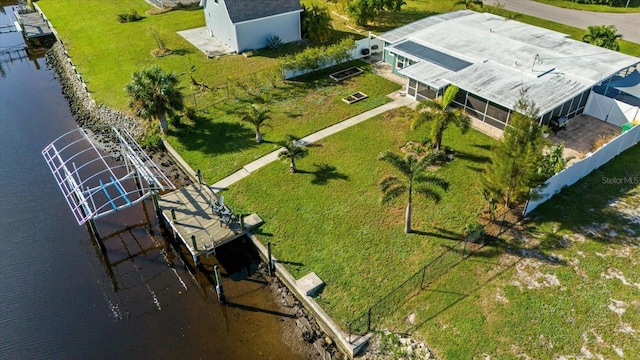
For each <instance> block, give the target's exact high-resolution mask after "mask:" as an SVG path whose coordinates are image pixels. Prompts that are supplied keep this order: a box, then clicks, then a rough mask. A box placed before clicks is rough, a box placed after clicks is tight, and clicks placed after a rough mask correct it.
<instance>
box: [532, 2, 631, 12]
mask: <svg viewBox="0 0 640 360" xmlns="http://www.w3.org/2000/svg"><path fill="white" fill-rule="evenodd" d="M534 1H537V2H541V3H544V4H549V5H553V6H557V7H561V8H567V9H576V10H584V11H597V12H610V13H636V12H640V0H630V1H629V7H624V6H607V5H598V4H579V3H577V2H575V1H571V0H534ZM621 2H622V3H623V4H625V5H626V3H627V2H626V0H622V1H621Z"/></svg>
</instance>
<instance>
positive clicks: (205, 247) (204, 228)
mask: <svg viewBox="0 0 640 360" xmlns="http://www.w3.org/2000/svg"><path fill="white" fill-rule="evenodd" d="M158 206H159V208H160V211H161V212H162V216H163V217H164V220H165V221H166V223H167V224H168V225H169V227H170V228H171V230H172V231H173V235H174V237H175V238H176V239H180V240H181V241H182V242H183V243H184V245H185V246H186V247H187V249H188V250H189V252H190V253H191V256H192V257H193V260H194V262H195V264H196V265H197V264H198V263H199V257H200V256H202V255H205V256H213V255H215V251H216V248H218V247H219V246H221V245H224V244H226V243H228V242H230V241H232V240H234V239H237V238H239V237H241V236H243V235H245V232H246V230H248V229H251V228H253V227H255V226H258V225H260V224H262V219H260V217H259V216H258V215H256V214H252V215H249V216H247V217H243V216H242V215H238V214H234V213H233V212H232V211H231V210H230V209H229V208H228V207H227V206H226V205H225V204H224V198H223V197H222V196H216V194H214V193H213V192H212V191H210V190H209V189H208V188H207V187H206V185H198V184H193V185H190V186H187V187H183V188H181V189H178V190H175V191H172V192H170V193H168V194H165V195H161V196H160V198H159V199H158Z"/></svg>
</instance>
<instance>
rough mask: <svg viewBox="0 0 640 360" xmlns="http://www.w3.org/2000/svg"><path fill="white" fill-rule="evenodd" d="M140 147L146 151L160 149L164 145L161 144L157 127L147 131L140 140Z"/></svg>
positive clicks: (160, 136)
mask: <svg viewBox="0 0 640 360" xmlns="http://www.w3.org/2000/svg"><path fill="white" fill-rule="evenodd" d="M140 146H142V147H143V148H144V149H147V150H156V149H162V148H163V147H164V145H163V144H162V134H160V129H159V128H158V127H157V126H155V127H152V128H151V129H149V130H148V131H147V132H146V133H145V134H144V136H143V137H142V139H141V140H140Z"/></svg>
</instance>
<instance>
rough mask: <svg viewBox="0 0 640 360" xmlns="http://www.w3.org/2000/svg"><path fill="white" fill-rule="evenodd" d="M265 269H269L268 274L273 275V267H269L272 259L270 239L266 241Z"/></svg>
mask: <svg viewBox="0 0 640 360" xmlns="http://www.w3.org/2000/svg"><path fill="white" fill-rule="evenodd" d="M267 253H268V255H267V257H268V259H267V261H268V262H267V269H268V270H269V276H272V275H273V269H272V268H271V265H272V264H273V260H272V259H271V241H267Z"/></svg>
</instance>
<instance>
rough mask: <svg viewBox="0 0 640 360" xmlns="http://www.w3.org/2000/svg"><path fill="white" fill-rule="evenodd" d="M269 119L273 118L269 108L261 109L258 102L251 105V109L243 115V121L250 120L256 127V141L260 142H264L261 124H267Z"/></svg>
mask: <svg viewBox="0 0 640 360" xmlns="http://www.w3.org/2000/svg"><path fill="white" fill-rule="evenodd" d="M269 119H271V116H269V109H260V108H259V107H258V105H256V104H253V105H251V107H250V108H249V110H248V111H247V112H245V113H244V114H243V115H242V121H245V122H248V123H249V124H251V125H253V126H255V127H256V142H257V143H258V144H259V143H261V142H262V133H261V132H260V126H266V125H267V124H266V122H267V121H268V120H269Z"/></svg>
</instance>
